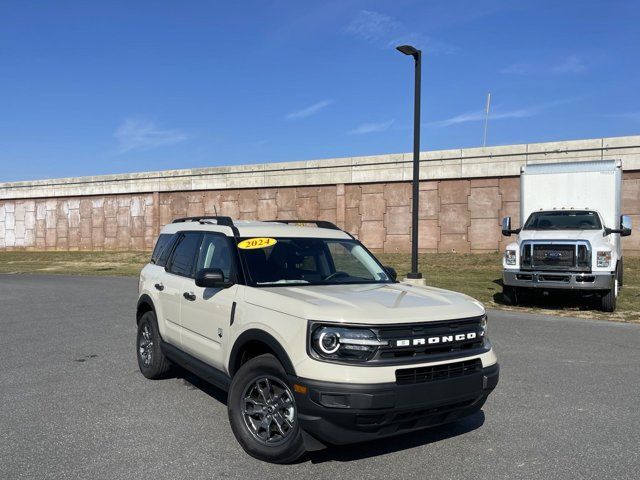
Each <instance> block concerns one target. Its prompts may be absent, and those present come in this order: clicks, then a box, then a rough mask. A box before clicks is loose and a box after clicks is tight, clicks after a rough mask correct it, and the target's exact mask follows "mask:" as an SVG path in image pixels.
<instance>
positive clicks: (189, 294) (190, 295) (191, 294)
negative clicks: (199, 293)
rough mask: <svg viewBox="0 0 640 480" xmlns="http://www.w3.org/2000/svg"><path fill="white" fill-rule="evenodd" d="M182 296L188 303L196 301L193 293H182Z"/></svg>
mask: <svg viewBox="0 0 640 480" xmlns="http://www.w3.org/2000/svg"><path fill="white" fill-rule="evenodd" d="M182 296H183V297H184V298H186V299H187V300H189V301H190V302H193V301H194V300H195V299H196V294H195V293H193V292H184V293H183V294H182Z"/></svg>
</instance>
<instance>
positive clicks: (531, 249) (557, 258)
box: [520, 241, 591, 272]
mask: <svg viewBox="0 0 640 480" xmlns="http://www.w3.org/2000/svg"><path fill="white" fill-rule="evenodd" d="M520 258H521V269H522V270H542V271H544V270H563V271H578V272H585V271H590V270H591V246H590V244H589V242H586V241H579V242H571V243H567V242H555V241H524V242H522V246H521V252H520Z"/></svg>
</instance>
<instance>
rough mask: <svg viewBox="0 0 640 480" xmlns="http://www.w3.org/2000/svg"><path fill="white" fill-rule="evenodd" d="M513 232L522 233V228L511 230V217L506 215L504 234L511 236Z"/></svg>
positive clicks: (503, 223) (503, 222) (503, 221)
mask: <svg viewBox="0 0 640 480" xmlns="http://www.w3.org/2000/svg"><path fill="white" fill-rule="evenodd" d="M512 233H520V229H517V230H511V217H504V218H503V219H502V235H504V236H505V237H510V236H511V234H512Z"/></svg>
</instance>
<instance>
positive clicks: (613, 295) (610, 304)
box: [600, 274, 618, 312]
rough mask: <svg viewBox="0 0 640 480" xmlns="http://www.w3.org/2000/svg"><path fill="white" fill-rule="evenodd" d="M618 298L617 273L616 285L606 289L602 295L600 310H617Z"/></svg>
mask: <svg viewBox="0 0 640 480" xmlns="http://www.w3.org/2000/svg"><path fill="white" fill-rule="evenodd" d="M617 298H618V276H617V274H616V279H615V285H614V287H613V288H612V289H610V290H607V291H605V293H604V294H603V295H602V297H600V310H602V311H603V312H614V311H615V310H616V300H617Z"/></svg>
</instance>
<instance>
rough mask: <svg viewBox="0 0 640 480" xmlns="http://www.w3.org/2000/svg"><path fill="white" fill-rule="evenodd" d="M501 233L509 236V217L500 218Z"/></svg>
mask: <svg viewBox="0 0 640 480" xmlns="http://www.w3.org/2000/svg"><path fill="white" fill-rule="evenodd" d="M502 235H504V236H505V237H510V236H511V217H504V218H503V219H502Z"/></svg>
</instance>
